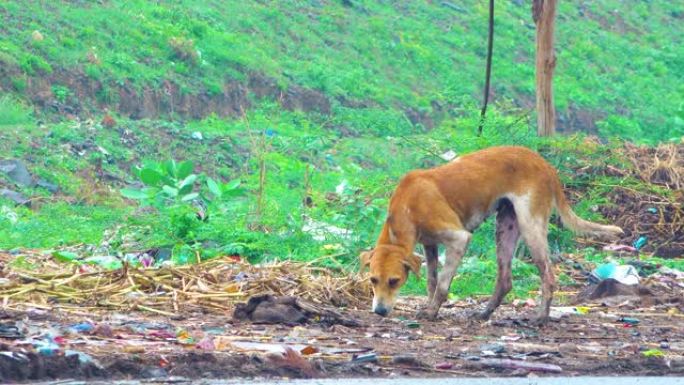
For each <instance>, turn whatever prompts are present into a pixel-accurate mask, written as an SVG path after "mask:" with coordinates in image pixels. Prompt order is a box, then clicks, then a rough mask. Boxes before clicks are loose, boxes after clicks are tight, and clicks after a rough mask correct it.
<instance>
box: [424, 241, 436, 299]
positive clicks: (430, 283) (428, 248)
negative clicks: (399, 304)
mask: <svg viewBox="0 0 684 385" xmlns="http://www.w3.org/2000/svg"><path fill="white" fill-rule="evenodd" d="M423 249H424V250H425V259H426V262H427V289H428V300H427V303H428V304H430V302H432V299H433V298H434V297H435V290H436V289H437V265H438V264H439V260H438V252H437V245H425V244H424V245H423Z"/></svg>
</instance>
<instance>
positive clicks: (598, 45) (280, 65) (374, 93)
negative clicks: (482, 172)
mask: <svg viewBox="0 0 684 385" xmlns="http://www.w3.org/2000/svg"><path fill="white" fill-rule="evenodd" d="M353 3H354V4H355V5H354V6H353V7H346V6H344V5H342V2H338V1H322V0H311V1H298V2H272V1H263V2H245V1H229V2H218V1H211V2H198V1H178V2H175V3H173V4H163V5H156V4H152V3H150V2H146V1H125V2H124V1H107V2H105V3H104V5H92V4H89V3H85V2H68V3H67V2H50V3H49V4H48V3H45V2H38V1H31V2H24V1H22V2H16V1H7V2H3V3H2V4H0V25H2V26H1V27H0V32H2V35H3V39H2V40H1V41H0V61H3V62H5V63H8V64H9V65H11V66H18V67H20V68H21V69H22V70H23V71H24V73H26V74H40V73H41V72H49V71H60V70H62V69H65V68H66V69H69V68H74V67H79V68H83V70H84V71H85V73H86V74H87V76H90V77H93V78H96V79H99V80H101V81H103V82H105V83H109V84H112V83H114V82H124V81H130V82H132V83H133V84H135V85H138V86H142V85H143V84H152V85H155V84H156V85H158V84H161V82H162V81H164V80H168V79H170V80H173V81H176V82H177V83H179V84H181V85H182V87H183V89H184V90H185V91H186V92H196V91H199V90H206V91H208V92H212V91H214V92H216V91H218V90H219V89H220V87H221V85H222V80H223V79H225V78H226V77H232V78H238V79H239V78H242V77H243V76H244V73H245V71H247V70H252V71H257V72H260V73H264V74H266V75H268V76H271V77H274V78H276V79H277V80H278V81H279V82H280V83H281V84H283V85H287V84H298V85H302V86H306V87H310V88H314V89H318V90H322V91H323V92H325V93H326V94H327V95H329V96H333V97H344V98H353V99H360V100H365V101H371V102H372V103H373V104H374V105H376V106H377V107H376V108H372V109H369V110H368V111H364V112H360V111H351V112H350V111H347V110H346V109H345V108H343V107H341V106H336V109H335V114H334V115H335V116H336V117H339V118H340V120H342V119H346V120H352V121H356V120H358V118H359V117H360V116H363V117H365V120H368V119H371V120H373V121H372V123H373V125H375V126H379V127H377V128H376V129H377V130H389V131H396V127H394V126H396V125H398V124H401V119H399V118H397V112H396V110H395V109H393V108H392V107H398V106H401V107H412V108H414V109H416V110H422V111H425V112H429V111H431V110H432V109H433V106H434V102H438V103H441V104H448V105H451V106H454V107H455V108H457V109H460V108H463V107H464V105H465V106H467V105H468V104H469V103H470V102H473V101H474V99H473V98H474V97H477V96H479V92H478V90H479V87H480V85H481V83H482V73H483V57H484V49H485V31H486V25H485V21H486V17H487V15H486V7H485V2H482V1H473V0H468V1H462V2H458V6H459V7H460V8H462V10H461V11H456V10H453V9H450V8H447V7H443V6H440V5H439V4H440V2H437V1H434V2H433V1H401V2H377V1H354V2H353ZM497 4H498V8H497V10H496V12H497V28H496V49H495V58H494V60H495V67H494V83H493V84H494V93H495V95H496V97H497V98H498V99H499V100H505V99H513V100H516V102H517V103H522V104H523V105H527V106H529V105H530V104H529V103H530V101H532V100H533V91H534V83H533V78H534V66H533V62H534V58H533V52H534V51H533V50H534V28H533V25H532V24H531V18H530V12H529V9H528V7H527V6H516V5H515V2H509V1H503V2H498V3H497ZM683 13H684V8H682V5H681V4H678V3H677V2H668V1H662V0H659V1H653V2H635V3H634V4H629V5H627V4H624V3H623V2H621V1H617V0H609V1H602V2H591V3H583V4H581V5H577V4H574V3H571V2H566V3H561V4H560V9H559V17H558V69H557V78H556V91H557V92H556V97H557V104H558V107H559V110H560V111H561V112H567V111H568V109H569V108H573V109H578V110H583V111H587V112H588V113H589V114H592V116H595V117H597V118H598V120H599V124H598V126H599V128H600V129H601V131H602V132H604V133H606V134H624V135H629V136H632V137H634V138H639V139H647V140H657V139H669V138H673V137H677V136H678V135H681V134H682V133H684V131H683V130H684V120H682V119H684V110H683V108H684V107H682V103H683V102H684V98H683V96H682V95H684V89H683V88H682V87H684V85H683V84H684V82H682V79H683V78H684V63H683V62H682V58H683V57H684V44H682V36H684V27H683V25H684V23H681V18H682V14H683ZM33 31H40V32H41V33H42V35H43V37H44V40H42V41H35V40H33V39H32V32H33ZM578 31H582V32H581V33H578ZM174 47H176V48H174ZM89 54H91V56H92V55H95V56H96V57H97V58H98V61H96V63H95V64H94V63H91V62H89V61H88V56H89ZM179 54H180V55H181V56H182V55H189V56H193V55H197V57H196V58H195V59H192V58H191V59H185V60H182V59H180V58H179ZM25 81H26V80H25V79H23V78H22V77H21V76H19V77H17V78H16V79H13V84H14V85H15V88H16V89H18V90H19V91H21V89H22V87H23V86H24V83H25ZM55 87H57V88H55ZM53 91H55V92H56V93H57V94H61V95H63V94H65V93H68V89H66V90H65V89H63V88H60V85H59V84H57V85H55V86H54V87H53ZM101 93H102V94H103V95H101V97H102V99H103V100H105V101H106V100H108V99H111V98H115V97H116V95H109V94H108V93H107V90H106V89H105V90H103V91H102V92H101ZM376 109H380V110H383V111H384V113H383V114H380V113H379V112H378V111H375V110H376ZM388 109H389V111H387V110H388ZM379 115H382V116H383V117H384V119H383V118H381V117H380V116H379ZM385 115H386V116H385ZM566 123H567V121H566ZM656 127H657V129H654V128H656ZM363 128H366V127H363Z"/></svg>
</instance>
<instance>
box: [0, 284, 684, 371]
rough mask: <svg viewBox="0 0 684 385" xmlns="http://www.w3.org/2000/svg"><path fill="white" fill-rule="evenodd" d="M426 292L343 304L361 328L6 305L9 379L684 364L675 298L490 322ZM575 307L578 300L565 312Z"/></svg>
mask: <svg viewBox="0 0 684 385" xmlns="http://www.w3.org/2000/svg"><path fill="white" fill-rule="evenodd" d="M422 301H423V299H421V298H404V299H403V301H402V303H401V304H400V305H401V306H399V311H398V312H396V313H395V314H393V317H391V318H380V317H378V316H376V315H374V314H370V313H369V312H367V311H360V310H345V311H343V313H344V314H345V315H346V316H348V317H351V318H353V319H356V320H358V321H359V322H360V323H361V326H359V327H354V328H350V327H346V326H340V325H332V326H324V325H320V324H316V323H313V324H309V325H303V326H285V325H254V324H250V323H234V322H233V321H232V320H231V318H232V317H231V315H230V314H226V315H225V316H219V315H215V314H201V313H193V314H184V315H183V316H181V317H176V319H170V318H169V317H165V316H160V315H150V313H142V312H132V313H128V314H122V313H117V312H106V311H101V310H97V311H94V310H90V309H87V308H84V309H82V311H76V312H69V313H67V312H63V311H59V312H56V311H49V310H38V309H36V310H33V311H21V312H19V311H5V312H0V325H2V328H1V329H0V331H1V332H2V333H0V382H14V381H30V380H33V381H35V380H43V381H45V380H50V379H53V378H77V379H88V378H90V379H96V378H99V379H132V378H168V377H169V376H181V377H186V378H220V379H227V378H282V377H286V378H324V377H329V378H341V377H391V378H392V377H453V376H466V377H483V376H484V377H501V376H504V377H506V376H537V375H538V376H546V375H552V376H558V375H563V376H576V375H593V376H599V375H622V376H627V375H630V376H641V375H674V376H677V375H679V376H681V375H684V322H682V321H683V320H684V318H682V316H681V314H680V313H679V312H678V311H677V310H676V308H675V309H674V310H673V308H669V309H668V308H665V307H662V308H658V307H652V308H648V309H628V308H625V307H622V308H619V307H617V308H601V307H593V308H581V309H580V310H581V311H586V310H588V313H587V314H569V315H568V314H566V315H563V316H561V317H560V318H559V319H556V320H554V321H553V322H551V323H550V324H549V325H547V326H546V327H543V328H540V329H539V328H533V327H529V326H528V325H527V324H526V322H525V321H524V319H525V317H527V316H532V315H533V313H534V311H535V309H529V308H524V307H523V308H517V309H516V308H514V307H512V306H511V305H507V306H502V307H501V308H500V309H499V311H498V312H497V313H496V315H495V317H494V319H493V320H491V321H489V322H486V323H480V322H469V321H468V320H467V318H466V314H468V312H469V311H472V310H474V309H476V308H477V307H478V306H480V305H479V304H466V303H456V304H452V306H451V307H450V308H447V309H444V310H443V312H442V313H441V314H442V318H441V319H439V320H437V321H434V322H424V321H420V322H415V321H412V317H413V315H414V312H413V309H417V307H418V306H419V304H421V303H422ZM409 310H410V311H409ZM564 312H565V313H567V312H571V309H570V308H567V307H565V308H557V309H556V312H555V313H556V315H557V316H558V315H559V314H560V313H564ZM623 317H628V318H626V320H625V319H623V320H622V321H620V319H621V318H623ZM632 318H633V319H632ZM637 320H638V322H637ZM12 326H15V327H16V329H15V328H12ZM51 348H52V349H53V350H50V349H51ZM287 348H289V349H291V351H290V352H289V353H287V352H286V353H285V354H284V355H283V352H285V351H286V350H287ZM511 362H512V363H513V364H511ZM523 366H525V367H523ZM559 369H560V370H559Z"/></svg>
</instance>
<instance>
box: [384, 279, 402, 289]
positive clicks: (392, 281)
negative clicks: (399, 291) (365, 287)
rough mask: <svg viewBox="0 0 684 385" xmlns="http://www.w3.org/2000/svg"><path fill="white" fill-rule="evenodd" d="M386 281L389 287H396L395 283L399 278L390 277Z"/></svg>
mask: <svg viewBox="0 0 684 385" xmlns="http://www.w3.org/2000/svg"><path fill="white" fill-rule="evenodd" d="M387 283H388V284H389V286H390V287H396V286H397V284H398V283H399V278H390V279H389V281H388V282H387Z"/></svg>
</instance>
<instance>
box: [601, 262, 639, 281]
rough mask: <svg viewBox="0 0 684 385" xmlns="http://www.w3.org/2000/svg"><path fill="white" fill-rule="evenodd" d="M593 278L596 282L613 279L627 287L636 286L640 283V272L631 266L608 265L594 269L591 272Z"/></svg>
mask: <svg viewBox="0 0 684 385" xmlns="http://www.w3.org/2000/svg"><path fill="white" fill-rule="evenodd" d="M591 277H592V278H593V279H594V281H595V282H601V281H604V280H606V279H609V278H611V279H614V280H616V281H618V282H620V283H623V284H625V285H636V284H638V283H639V272H638V271H637V269H636V268H635V267H634V266H631V265H617V264H615V263H606V264H603V265H601V266H598V267H597V268H596V269H594V270H593V271H592V272H591Z"/></svg>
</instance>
